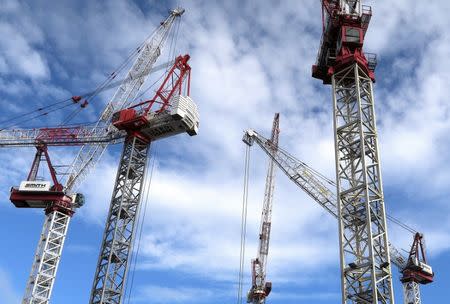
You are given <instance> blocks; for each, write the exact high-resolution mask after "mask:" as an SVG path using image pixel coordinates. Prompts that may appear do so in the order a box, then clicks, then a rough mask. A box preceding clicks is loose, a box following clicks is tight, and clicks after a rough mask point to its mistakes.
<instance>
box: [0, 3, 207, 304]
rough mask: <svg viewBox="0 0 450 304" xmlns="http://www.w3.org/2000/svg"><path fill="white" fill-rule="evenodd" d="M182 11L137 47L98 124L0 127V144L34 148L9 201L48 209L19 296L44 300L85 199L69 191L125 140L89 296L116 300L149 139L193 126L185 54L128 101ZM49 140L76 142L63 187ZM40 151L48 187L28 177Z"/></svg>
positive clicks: (194, 119) (193, 107) (77, 98)
mask: <svg viewBox="0 0 450 304" xmlns="http://www.w3.org/2000/svg"><path fill="white" fill-rule="evenodd" d="M183 13H184V9H182V8H177V9H174V10H171V11H170V14H169V16H168V17H167V18H166V19H165V20H164V21H163V22H161V24H160V26H159V27H158V28H157V30H156V31H155V32H154V33H153V35H152V36H151V37H150V38H148V39H147V40H146V41H145V42H144V43H143V44H142V45H141V46H140V47H139V48H138V49H137V50H136V52H135V55H136V59H135V62H134V64H133V65H132V67H131V69H130V70H129V72H128V74H127V76H126V78H125V79H124V80H123V81H122V82H121V84H120V86H119V87H118V89H117V91H116V93H115V94H114V96H113V98H112V99H111V101H110V102H109V103H108V104H107V105H106V107H105V109H104V111H103V112H102V114H101V116H100V118H99V119H98V121H97V123H96V124H95V125H93V126H92V125H89V126H82V125H81V126H75V127H64V126H62V127H55V128H41V129H15V130H1V131H0V147H26V146H36V147H37V153H36V156H35V161H34V162H33V166H32V169H31V171H30V174H29V176H28V180H27V181H26V182H24V183H22V184H21V187H19V188H12V190H11V201H12V202H13V203H14V204H15V205H16V207H27V208H44V209H45V211H46V220H45V222H44V228H43V231H42V233H41V238H40V240H39V243H38V248H37V251H36V254H35V258H34V262H33V266H32V271H31V274H30V277H29V280H28V283H27V288H26V293H25V296H24V299H23V302H22V303H33V304H38V303H39V304H41V303H42V304H44V303H48V302H49V299H50V296H51V292H52V288H53V284H54V280H55V277H56V272H57V267H58V264H59V259H60V256H61V253H62V248H63V244H64V240H65V235H66V232H67V229H68V226H69V220H70V217H71V216H72V215H73V213H74V211H75V209H76V208H77V207H79V206H81V203H82V198H83V196H81V195H78V196H73V195H71V193H72V192H73V189H74V188H75V187H76V186H78V185H79V184H80V183H81V181H82V179H83V178H84V177H86V175H87V174H88V172H89V170H90V169H92V168H93V167H94V165H95V164H96V162H97V161H98V160H99V159H100V157H101V155H102V154H103V152H104V151H105V149H106V147H107V146H108V145H109V144H111V143H120V142H124V149H123V152H122V158H121V162H120V166H119V172H118V175H117V179H116V185H115V187H114V194H113V198H112V202H111V206H110V212H109V215H108V219H107V224H106V229H105V234H104V237H103V243H102V251H101V254H100V257H99V262H98V263H99V265H98V267H97V271H96V277H95V280H94V286H93V290H92V294H91V303H120V302H121V299H122V296H123V293H124V289H123V287H124V285H125V280H126V273H127V270H128V260H129V259H128V258H129V252H130V251H131V248H132V243H133V239H134V233H135V232H134V228H135V225H134V224H135V221H136V219H137V216H138V214H139V200H140V192H141V190H142V187H141V186H142V181H143V177H144V172H145V166H146V159H147V156H148V153H147V151H148V147H149V145H150V142H151V141H154V140H158V139H161V138H164V137H168V136H172V135H175V134H179V133H183V132H187V133H188V134H189V135H191V136H192V135H195V134H196V133H197V130H198V121H199V117H198V112H197V108H196V105H195V104H194V102H193V101H192V99H191V98H190V97H189V93H190V92H189V87H190V70H191V68H190V66H189V64H188V60H189V58H190V57H189V55H185V56H179V57H177V58H176V60H175V61H174V63H173V65H172V66H171V68H170V70H168V71H167V75H166V77H165V79H164V81H163V83H162V85H161V86H160V88H159V89H158V90H157V91H156V94H155V96H154V97H153V98H152V99H150V100H147V101H144V102H140V103H138V104H135V105H131V103H132V102H133V100H134V99H135V98H136V96H137V93H138V92H139V90H140V88H141V86H142V84H143V83H144V82H145V79H146V77H147V76H148V74H149V73H150V71H151V70H152V67H153V65H154V63H155V62H156V60H157V58H158V57H159V55H160V53H161V48H162V47H163V45H164V42H165V41H166V39H167V36H168V34H169V31H170V29H171V27H172V25H173V23H174V21H175V20H176V19H177V18H178V17H180V16H181V15H182V14H183ZM116 76H117V75H116V74H115V73H113V74H111V76H110V77H109V79H108V80H107V81H106V82H105V83H104V84H102V86H101V87H100V88H99V89H97V90H96V91H94V93H98V92H99V91H100V90H102V89H104V88H108V87H111V85H112V80H113V79H114V78H115V77H116ZM186 81H187V84H186V83H185V82H186ZM182 94H186V96H183V95H182ZM81 99H82V97H81V96H73V97H72V98H71V100H72V101H73V102H74V103H78V102H80V101H81ZM87 104H88V100H87V99H85V100H84V101H83V102H82V103H81V104H80V106H81V107H82V108H83V107H85V106H86V105H87ZM47 146H81V149H80V150H79V152H78V154H77V156H76V158H75V160H74V161H73V163H72V165H71V166H70V171H68V172H67V173H66V175H67V176H68V178H67V179H66V181H65V184H64V186H62V183H60V181H58V180H57V178H56V170H54V168H53V166H52V165H51V162H50V158H49V156H48V153H47ZM42 155H44V156H45V159H46V161H47V164H48V167H49V171H50V173H51V176H52V180H53V183H54V185H53V186H51V187H50V182H44V183H42V182H39V183H36V182H35V181H34V180H33V179H35V173H34V172H37V168H38V165H39V162H40V160H41V158H42ZM33 184H34V185H33ZM38 184H40V185H38ZM30 185H31V186H30ZM33 187H34V188H33ZM36 187H39V189H36ZM30 189H31V190H32V191H29V190H30ZM27 190H28V191H27ZM77 197H78V201H79V204H77V200H76V199H77Z"/></svg>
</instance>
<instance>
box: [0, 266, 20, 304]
mask: <svg viewBox="0 0 450 304" xmlns="http://www.w3.org/2000/svg"><path fill="white" fill-rule="evenodd" d="M0 299H1V300H2V302H3V303H9V304H14V303H19V302H20V297H19V294H18V293H17V291H16V290H15V288H14V286H13V284H12V282H11V277H10V276H9V274H8V273H7V272H6V271H5V270H3V269H2V268H0Z"/></svg>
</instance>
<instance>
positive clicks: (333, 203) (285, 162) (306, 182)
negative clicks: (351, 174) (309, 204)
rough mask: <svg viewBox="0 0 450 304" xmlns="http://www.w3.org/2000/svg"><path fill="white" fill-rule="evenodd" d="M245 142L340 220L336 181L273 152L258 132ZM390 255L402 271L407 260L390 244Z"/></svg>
mask: <svg viewBox="0 0 450 304" xmlns="http://www.w3.org/2000/svg"><path fill="white" fill-rule="evenodd" d="M243 141H244V142H245V143H246V144H248V145H252V144H253V142H256V143H257V144H258V146H260V147H261V149H262V150H263V151H264V152H265V153H266V154H267V155H268V156H269V157H270V158H271V159H272V160H273V161H274V162H275V163H276V164H277V166H278V167H279V168H280V169H281V171H283V172H284V174H286V176H287V177H289V179H290V180H292V181H293V182H294V183H295V184H296V185H297V186H298V187H300V188H301V189H302V190H303V191H305V192H306V193H307V194H308V195H309V196H310V197H311V198H312V199H314V201H316V202H317V203H318V204H319V205H320V206H322V207H323V208H324V209H325V210H326V211H327V212H328V213H330V214H331V215H332V216H334V217H335V218H336V219H337V218H338V216H339V215H338V208H337V197H336V195H335V193H334V191H335V189H332V188H335V187H336V183H335V182H334V181H330V180H328V178H326V177H325V176H324V175H322V174H320V173H319V172H317V171H316V170H314V169H313V168H311V167H309V166H308V165H307V164H306V163H304V162H302V161H301V160H298V159H297V158H295V157H294V156H292V155H291V154H289V153H288V152H287V151H286V150H284V149H282V148H280V147H278V148H277V150H276V151H273V150H272V149H271V142H270V140H268V139H266V138H264V137H263V136H261V135H260V134H258V133H257V132H256V131H253V130H248V131H246V133H245V134H244V138H243ZM389 254H390V259H391V263H392V264H394V265H395V266H397V267H398V269H399V270H400V271H402V270H403V269H404V268H405V267H406V258H405V257H404V256H403V255H402V254H401V253H400V251H399V250H398V249H397V248H396V247H395V246H394V245H392V244H391V243H390V242H389Z"/></svg>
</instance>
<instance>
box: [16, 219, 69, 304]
mask: <svg viewBox="0 0 450 304" xmlns="http://www.w3.org/2000/svg"><path fill="white" fill-rule="evenodd" d="M70 218H71V215H70V213H69V214H68V213H63V212H59V211H53V212H51V213H49V214H48V215H47V216H46V218H45V223H44V226H43V229H42V233H41V237H40V239H39V243H38V247H37V250H36V254H35V255H34V262H33V266H32V269H31V273H30V276H29V279H28V283H27V289H26V291H25V297H24V299H23V301H22V303H23V304H46V303H48V300H49V298H50V295H51V291H52V288H53V284H54V282H55V277H56V273H57V271H58V265H59V261H60V257H61V253H62V249H63V247H64V241H65V238H66V234H67V228H68V227H69V222H70Z"/></svg>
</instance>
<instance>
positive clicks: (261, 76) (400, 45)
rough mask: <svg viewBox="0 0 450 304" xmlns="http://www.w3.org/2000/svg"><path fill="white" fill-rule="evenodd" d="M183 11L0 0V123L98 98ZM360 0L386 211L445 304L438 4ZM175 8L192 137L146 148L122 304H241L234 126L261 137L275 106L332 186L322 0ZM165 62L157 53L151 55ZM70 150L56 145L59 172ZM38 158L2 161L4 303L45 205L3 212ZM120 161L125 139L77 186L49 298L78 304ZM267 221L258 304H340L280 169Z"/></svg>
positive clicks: (445, 62)
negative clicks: (262, 301)
mask: <svg viewBox="0 0 450 304" xmlns="http://www.w3.org/2000/svg"><path fill="white" fill-rule="evenodd" d="M177 4H180V3H178V2H175V1H167V2H164V1H150V0H142V1H137V0H136V1H131V0H127V1H125V0H111V1H100V0H91V1H87V0H82V1H67V0H64V1H39V0H38V1H17V0H0V37H2V42H1V43H0V106H1V107H2V113H3V118H2V119H0V122H1V123H0V128H4V127H8V128H11V127H37V126H51V125H56V124H58V123H61V121H63V119H64V117H66V116H67V115H68V114H69V113H70V111H71V110H67V109H66V110H65V111H64V110H62V111H57V112H55V113H53V114H52V115H48V116H45V117H40V118H39V119H36V120H30V121H23V120H22V121H21V122H20V123H19V124H17V125H15V126H11V124H10V123H8V122H5V120H7V119H8V118H9V117H15V116H17V115H21V114H23V113H26V112H28V111H30V110H31V109H36V108H39V107H42V106H45V105H48V104H51V103H53V102H55V101H57V100H61V99H65V98H67V97H70V96H72V95H80V94H82V93H84V92H88V91H90V90H92V89H93V88H95V87H96V85H98V84H99V83H100V82H101V81H102V80H103V79H104V78H105V77H106V76H107V75H108V74H109V73H111V72H112V71H113V70H114V69H115V68H116V67H117V66H118V65H119V64H120V63H121V62H122V61H123V60H124V58H125V57H126V55H127V54H128V53H129V52H130V51H132V50H133V49H134V48H135V47H136V46H137V45H139V44H140V43H141V42H142V41H143V40H144V39H145V38H146V37H147V36H148V35H149V33H151V32H152V31H153V30H154V28H155V27H156V26H157V25H158V23H159V22H160V21H161V20H163V19H164V17H165V16H166V14H167V10H168V9H169V8H171V7H174V6H176V5H177ZM366 4H370V5H372V6H373V11H374V16H373V18H372V22H371V25H370V27H369V31H368V34H367V36H366V45H365V48H366V50H367V51H370V52H373V53H377V54H378V59H379V65H378V67H377V71H376V74H377V82H376V85H375V97H376V110H377V119H378V126H379V132H380V135H379V138H380V149H381V157H382V168H383V178H384V180H383V182H384V186H385V188H384V190H385V196H386V206H387V210H388V212H389V213H390V214H391V215H394V216H395V217H397V218H400V219H401V220H402V221H403V222H406V223H408V224H409V225H410V226H412V227H414V228H415V229H417V230H418V231H421V232H423V233H424V234H425V237H426V243H427V250H428V253H429V260H430V264H431V265H432V266H433V267H434V269H435V272H436V277H435V278H436V282H435V283H434V284H431V285H429V286H424V287H423V288H422V294H423V302H424V303H443V301H444V300H447V299H448V296H445V292H446V291H447V290H446V287H447V289H448V282H449V280H450V274H449V270H450V266H449V263H448V259H449V258H450V207H449V206H450V205H449V204H448V197H449V194H450V187H449V186H448V185H449V184H450V165H449V161H450V157H449V155H450V154H449V153H448V150H449V149H450V137H449V136H448V134H449V131H450V119H449V115H450V102H449V100H448V96H450V89H449V84H450V60H449V58H450V34H449V32H448V28H450V21H449V19H448V12H449V11H450V2H448V1H445V0H440V1H438V0H429V1H414V2H412V1H408V0H399V1H394V2H392V1H366ZM181 5H182V6H183V7H185V8H186V13H185V15H184V16H183V17H182V22H181V27H180V32H179V35H178V42H177V45H176V51H177V53H180V54H184V53H189V54H191V57H192V59H191V66H192V88H191V96H192V98H193V99H194V100H195V101H196V103H197V105H198V107H199V111H200V115H201V125H200V134H199V135H198V136H196V137H189V136H187V135H179V136H176V137H173V138H170V139H167V140H164V141H161V142H157V143H155V144H153V145H152V155H153V156H154V158H153V160H154V164H155V166H154V171H153V175H152V180H151V184H150V191H149V197H148V206H147V209H146V210H147V211H146V217H145V221H144V228H143V233H142V237H141V239H140V242H139V244H140V251H139V257H138V259H137V263H136V267H135V271H134V272H133V274H132V276H134V283H133V285H132V286H130V289H131V292H129V293H128V295H127V301H128V300H129V303H156V304H158V303H233V302H236V294H237V285H236V282H237V277H238V270H239V243H240V214H241V213H240V211H241V202H242V191H243V187H242V179H243V164H244V149H245V147H244V144H243V143H242V142H241V137H242V131H243V130H245V129H247V128H249V127H251V128H254V129H256V130H258V131H260V132H261V133H262V134H265V135H266V136H269V133H270V127H271V122H272V118H273V115H274V113H275V112H280V113H281V118H280V125H281V134H280V145H281V146H282V147H284V148H285V149H286V150H288V151H290V152H291V153H292V154H293V155H295V156H297V158H299V159H301V160H303V161H305V162H307V163H308V164H310V165H311V166H312V167H314V168H316V169H317V170H319V171H321V172H322V173H324V174H325V175H327V176H329V177H334V154H333V130H332V115H331V106H332V105H331V93H330V92H331V88H330V87H329V86H323V85H322V84H321V82H320V81H318V80H315V79H312V78H311V74H310V70H311V65H312V64H313V63H314V61H315V56H316V52H317V49H318V45H319V40H320V35H321V32H320V31H321V18H320V5H319V1H313V0H309V1H256V0H252V1H251V0H249V1H237V0H236V1H206V0H205V1H185V2H184V1H182V2H181ZM167 58H168V56H167V52H166V53H165V54H163V55H162V56H161V60H160V61H159V62H160V63H162V62H164V61H165V60H167ZM155 77H156V76H155ZM113 93H114V91H113V90H112V91H111V90H110V91H107V92H104V93H103V94H101V96H100V97H99V98H98V100H96V101H95V102H94V103H92V104H91V105H90V106H89V107H87V108H86V109H85V110H83V111H81V112H80V113H79V114H78V115H77V117H75V121H77V122H91V121H94V120H95V118H96V117H97V115H98V114H99V112H100V111H101V109H102V107H103V105H104V104H105V103H106V102H107V100H108V98H110V97H111V96H112V94H113ZM147 95H148V96H146V97H151V96H150V95H151V90H150V92H149V93H147ZM75 152H76V150H74V149H51V151H50V153H51V155H52V157H53V160H54V162H55V163H56V164H62V163H64V161H67V160H68V159H70V158H71V157H73V155H74V153H75ZM33 153H34V151H33V149H31V148H30V149H28V148H27V149H1V150H0V168H1V169H2V174H1V175H0V186H1V187H0V238H1V240H2V250H1V253H0V303H19V302H20V299H21V297H22V294H23V291H24V287H25V283H26V279H27V276H28V274H29V270H30V267H31V262H32V258H33V254H34V251H35V247H36V243H37V241H38V238H39V233H40V230H41V227H42V222H43V219H44V216H43V213H42V211H41V210H24V209H15V208H14V207H13V206H12V204H11V203H10V202H9V200H8V194H9V188H10V187H11V186H13V185H18V184H19V183H20V181H21V180H24V179H25V177H26V174H27V170H28V169H29V166H30V164H31V161H32V157H33ZM119 157H120V146H114V147H110V148H109V149H108V152H107V153H106V154H105V155H104V157H103V158H102V160H101V161H100V163H99V164H98V166H97V168H96V170H95V172H93V173H92V174H91V175H90V176H89V178H88V179H87V180H86V181H85V182H84V184H83V186H82V187H81V189H80V190H81V191H82V192H84V193H85V195H86V198H87V203H86V205H85V206H84V207H83V208H82V209H80V210H79V211H78V212H77V214H76V215H75V216H74V218H73V221H72V223H71V227H70V232H69V235H68V237H67V242H66V247H65V250H64V254H63V259H62V261H61V264H60V270H59V273H58V279H57V282H56V284H55V287H54V293H53V303H69V304H72V303H74V304H75V303H85V302H87V301H88V298H89V294H90V288H91V284H92V279H93V275H94V271H95V266H96V262H97V255H98V250H99V247H100V240H101V236H102V233H103V226H104V220H105V216H106V212H107V208H108V204H109V197H110V194H111V189H112V185H113V182H114V177H115V171H116V167H117V163H118V158H119ZM251 161H252V162H251V174H250V175H251V176H250V179H251V181H250V193H249V215H248V242H247V248H246V265H245V267H246V268H245V270H246V279H245V280H246V284H245V286H244V289H245V290H247V288H248V284H249V277H248V276H249V274H250V258H251V257H253V256H254V255H255V253H256V244H257V234H258V232H257V230H258V226H259V224H258V222H259V217H260V212H261V202H262V198H263V191H264V179H265V171H266V166H267V164H266V162H267V160H266V158H265V157H264V155H263V153H262V152H261V151H260V150H259V149H258V148H257V147H255V148H253V149H252V156H251ZM272 227H273V228H272V232H273V233H272V239H271V248H270V259H269V265H268V279H269V280H271V281H272V282H273V286H274V287H273V293H272V294H271V296H270V303H285V304H289V303H337V302H339V301H340V279H339V278H340V272H339V265H338V241H337V223H336V221H335V220H334V219H333V218H331V217H330V216H329V215H328V214H326V213H325V212H324V210H322V209H321V208H320V207H319V206H317V205H316V204H315V203H314V202H313V201H312V200H311V199H310V198H309V197H307V196H306V195H305V194H304V193H302V191H301V190H300V189H298V188H297V187H296V186H294V185H293V184H292V183H291V182H290V181H289V180H288V179H287V178H286V177H285V176H283V174H282V173H281V172H278V174H277V183H276V190H275V201H274V214H273V226H272ZM390 238H391V241H392V243H394V244H395V245H396V246H397V247H398V248H404V249H408V246H410V243H411V241H412V235H411V234H410V233H408V232H406V231H404V230H402V229H400V228H398V227H396V226H395V225H392V224H391V225H390ZM395 272H396V270H395ZM395 276H396V277H395V283H394V284H395V286H394V288H395V292H396V299H397V301H398V302H399V303H400V302H401V298H402V297H401V285H400V282H399V281H398V280H397V279H398V274H397V273H396V274H395ZM131 287H132V288H131ZM127 303H128V302H127Z"/></svg>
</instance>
